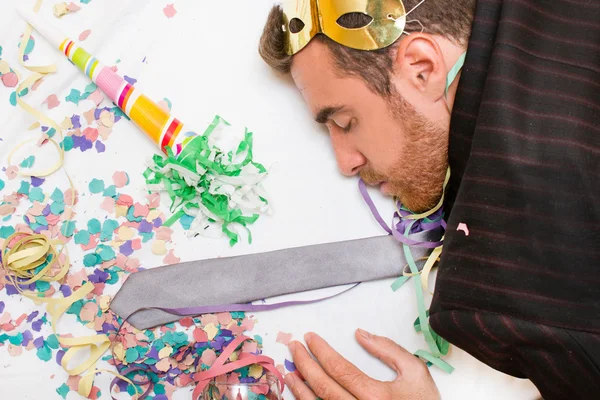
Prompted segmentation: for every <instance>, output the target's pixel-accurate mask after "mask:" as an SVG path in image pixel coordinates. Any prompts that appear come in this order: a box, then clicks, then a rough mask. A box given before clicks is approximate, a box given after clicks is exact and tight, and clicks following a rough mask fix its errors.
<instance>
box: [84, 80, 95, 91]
mask: <svg viewBox="0 0 600 400" xmlns="http://www.w3.org/2000/svg"><path fill="white" fill-rule="evenodd" d="M96 89H98V86H96V84H95V83H94V82H92V83H90V84H88V85H87V86H86V87H85V89H84V91H85V92H86V93H93V92H95V91H96Z"/></svg>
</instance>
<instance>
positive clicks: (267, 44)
mask: <svg viewBox="0 0 600 400" xmlns="http://www.w3.org/2000/svg"><path fill="white" fill-rule="evenodd" d="M419 1H420V0H405V1H404V7H405V8H406V10H407V11H409V10H411V9H412V8H413V7H414V6H416V5H417V4H418V3H419ZM475 2H476V0H456V1H454V2H449V1H446V0H425V2H424V3H423V4H421V5H420V6H419V7H417V8H416V9H415V10H414V11H413V12H411V13H410V14H409V15H408V17H407V19H408V20H409V21H410V20H418V21H419V22H420V23H421V24H422V25H423V32H426V33H430V34H438V35H442V36H444V37H446V38H448V39H449V40H451V41H452V42H454V43H456V44H458V45H463V46H466V44H467V41H468V39H469V34H470V32H471V23H472V21H473V13H474V11H475ZM345 17H347V18H346V19H345V20H344V21H340V23H342V22H343V26H345V27H347V28H356V27H360V26H364V25H365V19H364V18H365V17H366V18H370V17H368V16H367V15H365V14H361V13H350V14H347V15H346V16H345ZM282 26H283V9H282V8H281V6H279V5H276V6H274V7H273V8H272V9H271V12H270V13H269V16H268V18H267V22H266V24H265V27H264V30H263V33H262V36H261V38H260V45H259V49H258V51H259V53H260V55H261V57H262V58H263V60H265V62H266V63H267V64H268V65H269V66H271V68H273V69H274V70H276V71H278V72H280V73H284V74H287V73H289V72H290V68H291V65H292V57H293V56H290V55H288V54H287V53H286V52H285V50H284V33H283V30H282ZM404 30H405V32H408V33H410V32H420V31H421V25H419V24H418V23H416V22H407V24H406V27H405V29H404ZM313 40H320V41H322V42H323V43H325V44H326V45H327V46H328V48H329V50H330V51H331V54H332V58H333V60H334V63H335V66H336V67H337V69H338V70H339V72H341V73H344V74H348V75H355V76H360V77H361V78H362V79H364V80H365V82H366V83H367V84H368V85H369V87H370V88H371V90H373V91H374V92H375V93H378V94H380V95H382V96H385V97H387V96H389V95H390V94H391V93H392V88H391V80H390V79H391V78H390V72H391V70H392V66H393V62H394V58H393V57H394V53H393V50H394V49H395V47H396V46H395V45H396V44H397V43H398V42H399V40H397V41H396V43H394V44H393V45H391V46H388V47H385V48H383V49H379V50H372V51H364V50H356V49H351V48H349V47H346V46H343V45H341V44H338V43H336V42H334V41H333V40H331V39H329V38H328V37H327V36H325V35H322V34H319V35H317V36H316V37H315V38H314V39H313Z"/></svg>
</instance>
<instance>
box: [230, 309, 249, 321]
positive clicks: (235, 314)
mask: <svg viewBox="0 0 600 400" xmlns="http://www.w3.org/2000/svg"><path fill="white" fill-rule="evenodd" d="M231 318H233V319H244V318H246V313H245V312H244V311H233V312H232V313H231Z"/></svg>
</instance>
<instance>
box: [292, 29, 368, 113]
mask: <svg viewBox="0 0 600 400" xmlns="http://www.w3.org/2000/svg"><path fill="white" fill-rule="evenodd" d="M291 74H292V78H293V80H294V82H295V84H296V86H297V87H298V89H299V90H300V93H302V96H303V97H304V100H305V101H306V103H307V104H308V106H309V108H310V110H311V112H312V113H313V115H316V113H317V112H318V110H319V109H320V108H323V107H329V106H338V105H343V104H345V103H347V100H348V98H349V96H354V95H355V94H356V93H353V92H354V91H355V90H356V88H355V87H354V86H355V85H356V84H357V83H358V81H357V80H356V79H355V78H353V77H342V76H339V75H338V74H337V73H336V67H335V66H334V63H333V59H332V56H331V52H330V51H329V49H328V47H327V45H325V44H324V43H322V42H320V41H318V40H313V41H312V42H311V43H309V44H308V45H307V46H306V47H305V48H304V49H303V50H302V51H300V52H298V53H297V54H295V55H294V58H293V61H292V67H291Z"/></svg>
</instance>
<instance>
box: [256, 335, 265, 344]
mask: <svg viewBox="0 0 600 400" xmlns="http://www.w3.org/2000/svg"><path fill="white" fill-rule="evenodd" d="M254 340H256V343H258V344H259V346H262V343H263V338H262V337H261V336H260V335H254Z"/></svg>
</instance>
